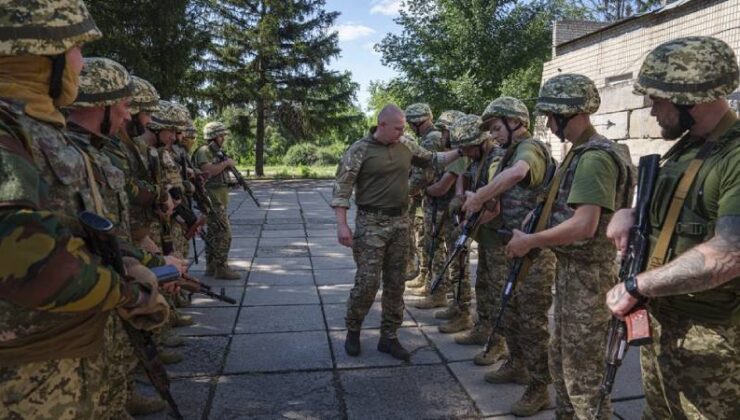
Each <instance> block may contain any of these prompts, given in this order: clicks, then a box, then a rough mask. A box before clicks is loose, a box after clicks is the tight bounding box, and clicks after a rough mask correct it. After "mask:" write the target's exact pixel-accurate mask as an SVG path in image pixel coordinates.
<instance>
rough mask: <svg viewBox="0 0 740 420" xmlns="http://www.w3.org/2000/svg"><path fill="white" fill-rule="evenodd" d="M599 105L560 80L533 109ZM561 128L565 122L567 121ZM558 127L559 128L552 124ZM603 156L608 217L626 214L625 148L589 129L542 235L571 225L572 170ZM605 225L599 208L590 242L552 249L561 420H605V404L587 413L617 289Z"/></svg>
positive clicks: (577, 85) (583, 83)
mask: <svg viewBox="0 0 740 420" xmlns="http://www.w3.org/2000/svg"><path fill="white" fill-rule="evenodd" d="M599 104H600V99H599V94H598V91H597V90H596V86H594V84H593V82H592V81H591V80H590V79H588V78H587V77H585V76H581V75H575V74H562V75H558V76H555V77H554V78H552V79H550V80H548V81H547V82H545V84H544V85H543V87H542V89H541V90H540V95H539V99H538V102H537V109H538V111H540V112H543V113H547V112H550V113H553V114H556V115H561V116H569V115H575V114H578V113H587V114H591V113H593V112H595V111H596V110H597V109H598V107H599ZM566 123H567V121H566ZM559 125H560V123H559ZM599 151H601V152H603V153H606V154H607V155H608V156H609V157H610V158H611V162H612V164H613V165H614V166H615V167H616V169H617V173H618V178H617V179H615V180H613V182H614V183H615V185H616V190H615V197H614V207H615V208H614V209H613V210H617V209H618V208H622V207H625V206H626V205H628V204H629V202H630V200H631V198H632V187H633V185H634V174H633V172H634V167H633V166H632V163H631V159H630V155H629V151H628V150H627V148H626V146H622V145H617V144H616V143H614V142H613V141H611V140H608V139H606V138H605V137H603V136H601V135H599V134H597V133H596V131H595V130H594V129H593V128H589V129H588V130H586V132H585V133H584V134H583V135H582V138H581V139H577V140H575V142H574V144H573V147H572V148H571V149H570V151H569V152H568V156H566V157H565V159H564V161H563V166H561V167H560V168H559V169H558V172H557V174H556V177H557V176H559V174H561V173H562V175H561V178H560V183H559V185H552V186H551V188H558V189H559V190H558V192H557V195H556V198H555V201H554V204H553V207H552V213H551V216H550V220H549V223H548V226H547V227H548V228H551V227H553V226H556V225H559V224H560V223H562V222H564V221H565V220H567V219H569V218H571V217H572V216H573V213H574V212H575V209H574V208H573V207H571V205H570V204H569V203H568V200H569V196H570V192H571V187H572V186H573V184H574V182H576V181H578V180H577V179H576V176H575V175H576V170H577V168H578V165H579V162H580V161H581V160H583V159H584V156H586V155H589V154H590V153H595V152H599ZM610 220H611V213H609V209H606V208H602V209H601V216H600V218H599V223H598V227H597V230H596V234H595V235H594V237H593V239H588V240H583V241H580V242H576V243H573V244H569V245H564V246H558V247H555V248H554V251H555V255H556V257H557V274H556V278H555V298H554V314H553V316H554V319H555V330H554V332H553V334H552V336H551V341H550V355H549V356H550V361H549V363H550V373H551V375H552V378H553V384H554V386H555V391H556V395H557V411H556V414H557V415H558V416H559V417H563V418H573V417H575V418H579V419H591V418H593V417H594V416H595V415H596V416H597V417H598V418H610V416H611V404H610V402H609V401H607V402H606V403H605V404H604V406H603V409H602V412H601V413H598V414H597V413H593V410H594V409H595V407H596V406H597V403H598V401H599V397H600V395H599V394H600V393H599V387H600V385H601V382H602V379H603V372H604V366H605V358H604V348H605V345H606V340H605V339H606V330H607V326H608V322H609V319H610V314H609V311H608V309H607V308H606V305H605V304H604V298H605V296H606V292H607V291H608V290H609V289H610V288H611V287H612V286H613V285H614V284H615V283H616V281H617V265H616V261H615V258H616V248H615V246H614V244H613V242H612V241H611V240H609V239H607V238H606V233H605V232H606V226H607V225H608V223H609V221H610Z"/></svg>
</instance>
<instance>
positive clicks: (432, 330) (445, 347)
mask: <svg viewBox="0 0 740 420" xmlns="http://www.w3.org/2000/svg"><path fill="white" fill-rule="evenodd" d="M437 321H438V322H440V320H437ZM440 323H441V322H440ZM421 330H422V331H423V332H424V335H426V336H427V338H428V339H429V340H430V341H431V342H432V343H433V344H434V346H435V347H436V348H437V350H438V351H439V352H440V353H442V357H443V358H444V359H445V360H446V361H448V362H449V361H454V362H457V361H460V360H470V361H472V360H473V357H475V355H476V354H478V353H479V352H480V351H481V350H482V349H481V347H480V346H461V345H459V344H457V343H455V336H456V335H457V334H442V333H441V332H439V330H438V329H437V327H436V326H433V327H432V326H428V327H421ZM459 334H462V333H459Z"/></svg>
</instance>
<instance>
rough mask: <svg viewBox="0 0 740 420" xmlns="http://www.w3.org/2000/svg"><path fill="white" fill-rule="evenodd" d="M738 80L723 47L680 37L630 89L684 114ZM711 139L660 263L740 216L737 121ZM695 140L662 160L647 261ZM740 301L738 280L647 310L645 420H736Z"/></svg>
mask: <svg viewBox="0 0 740 420" xmlns="http://www.w3.org/2000/svg"><path fill="white" fill-rule="evenodd" d="M738 73H739V72H738V66H737V58H736V56H735V54H734V53H733V51H732V49H731V48H730V47H729V46H728V45H727V44H725V43H724V42H723V41H720V40H718V39H715V38H709V37H687V38H679V39H675V40H672V41H669V42H667V43H665V44H662V45H660V46H658V47H657V48H656V49H655V50H653V51H652V52H650V53H649V54H648V56H647V57H646V58H645V62H644V63H643V64H642V68H641V70H640V73H639V76H638V79H637V81H636V82H635V86H634V88H635V89H634V90H635V93H636V94H640V95H651V96H653V97H657V98H662V99H667V100H669V101H670V102H672V103H673V104H676V105H684V106H689V107H690V106H693V105H695V104H699V103H705V102H712V101H715V100H718V99H721V98H725V97H726V96H727V95H728V94H729V93H731V92H732V91H733V90H735V89H736V88H737V86H738ZM686 86H688V87H686ZM693 86H711V87H708V88H701V89H697V88H695V87H693ZM714 136H716V144H717V146H715V147H714V149H713V150H712V151H711V152H710V153H709V155H708V156H707V157H706V159H705V161H704V163H703V164H702V166H701V169H700V170H699V172H698V174H697V176H696V178H695V179H694V182H693V184H692V186H691V188H690V189H689V191H688V193H687V195H686V200H685V202H684V203H683V207H682V210H681V212H680V216H679V219H678V223H677V225H676V230H675V231H674V233H673V235H672V236H673V237H672V239H671V242H670V243H669V244H670V245H669V249H670V250H671V251H670V252H669V254H668V256H667V261H670V260H673V259H675V258H676V257H678V256H679V255H681V254H683V253H684V252H686V251H688V250H689V249H691V248H693V247H694V246H696V245H698V244H700V243H702V242H705V241H707V240H708V239H710V238H712V237H713V236H714V226H715V224H716V222H717V219H718V218H719V217H724V216H731V217H737V216H738V215H740V208H739V207H738V199H737V191H738V189H739V187H738V179H740V177H739V176H738V172H739V170H738V162H739V161H740V122H739V121H738V120H737V117H736V116H735V115H734V114H733V113H732V112H731V111H730V112H728V113H727V114H726V115H725V116H724V117H723V118H722V119H721V120H720V121H719V122H718V124H717V125H716V126H715V127H714V129H713V130H712V133H711V134H710V135H709V136H708V137H714ZM695 140H696V139H695V138H694V137H693V136H691V135H690V134H687V135H686V136H684V138H682V139H680V140H678V142H677V143H676V145H675V146H673V147H672V148H671V150H669V151H668V152H667V153H666V154H665V155H664V156H663V161H664V163H663V165H661V169H660V173H659V175H658V179H657V181H656V187H655V193H654V196H653V198H652V200H651V209H650V228H651V238H650V239H651V248H650V251H649V252H650V253H652V252H653V249H654V247H655V244H656V242H657V240H658V236H659V235H660V231H661V228H662V227H663V224H664V221H665V218H666V213H667V209H668V203H670V202H671V200H672V196H673V191H674V189H675V185H677V184H678V182H679V179H680V178H681V176H682V175H683V174H684V173H685V172H686V169H687V167H688V165H689V162H690V161H691V160H692V159H693V157H694V156H696V154H697V152H698V150H699V149H700V148H701V146H702V145H703V143H704V142H697V141H695ZM692 142H693V144H691V143H692ZM679 227H682V228H681V229H679ZM689 227H691V229H689ZM739 302H740V278H735V279H733V280H731V281H729V282H727V283H725V284H724V285H723V286H720V287H717V288H714V289H711V290H707V291H704V292H700V293H693V294H687V295H673V296H666V297H660V298H651V299H650V300H649V301H648V310H649V312H650V315H651V332H652V336H653V344H652V345H646V346H643V347H642V348H641V364H642V378H643V389H644V391H645V403H646V404H645V410H644V412H643V418H646V419H665V418H673V419H736V418H740V405H739V404H738V401H737V395H738V393H740V380H739V379H738V378H740V351H739V349H740V328H739V327H738V325H740V322H738V319H739V318H740V317H739V316H738V310H737V308H738V307H740V303H739Z"/></svg>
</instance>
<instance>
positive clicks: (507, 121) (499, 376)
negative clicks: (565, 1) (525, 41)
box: [463, 96, 555, 416]
mask: <svg viewBox="0 0 740 420" xmlns="http://www.w3.org/2000/svg"><path fill="white" fill-rule="evenodd" d="M482 119H483V124H482V125H481V129H482V130H486V131H489V132H490V133H491V134H492V135H493V137H494V139H495V140H496V141H497V142H498V143H499V144H500V145H501V147H502V148H503V149H504V150H505V154H504V155H503V156H502V158H501V161H500V162H499V164H498V166H497V170H496V172H495V173H494V174H491V176H492V179H491V181H490V182H489V183H488V185H486V186H484V187H482V188H480V189H478V190H477V191H476V192H475V194H471V195H470V196H469V197H468V198H467V200H465V204H464V205H463V210H464V211H466V212H477V211H480V210H481V209H482V208H483V204H484V203H485V202H488V201H490V200H494V201H493V203H495V204H494V205H493V208H494V212H493V214H498V216H497V217H496V219H494V221H493V222H492V223H489V224H485V225H484V226H483V228H481V229H480V231H479V234H478V243H479V246H481V245H482V246H484V247H487V248H488V247H496V248H498V249H499V250H500V251H503V247H504V246H505V245H506V242H507V240H508V234H507V232H510V231H511V230H512V229H517V228H519V227H520V226H521V225H522V223H523V222H524V218H525V216H526V215H527V213H528V212H529V211H530V210H532V209H533V208H534V207H535V206H536V205H537V203H538V201H539V200H540V199H541V198H543V197H542V196H543V195H544V192H545V191H546V187H547V184H546V180H545V174H546V172H547V170H548V167H549V166H551V165H552V166H554V162H553V160H552V158H551V157H550V152H549V151H548V149H547V147H546V146H545V145H544V144H543V143H542V142H541V141H539V140H536V139H533V138H532V135H531V134H530V133H529V131H528V128H529V111H528V110H527V107H526V105H524V103H522V102H521V101H520V100H518V99H516V98H511V97H508V96H502V97H500V98H498V99H495V100H494V101H492V102H491V103H490V104H489V105H488V106H487V107H486V110H485V111H484V112H483V115H482ZM501 263H502V264H503V265H501V266H498V267H496V268H495V269H494V270H493V273H490V275H492V276H495V277H496V279H495V280H494V282H495V283H496V284H503V283H504V282H505V281H506V277H507V276H508V274H509V272H510V270H511V267H512V260H509V259H506V260H504V261H501ZM489 268H490V266H489ZM554 278H555V255H554V254H553V253H552V251H550V250H542V251H541V252H540V253H539V254H538V255H537V257H536V258H534V260H533V262H532V269H531V270H530V271H529V274H528V275H527V276H526V278H524V279H523V281H521V282H518V284H517V289H516V291H515V294H514V296H513V298H512V299H511V301H510V302H509V308H507V313H506V316H505V317H504V324H503V328H502V332H503V335H504V337H505V339H506V343H507V346H508V348H509V358H508V359H507V360H506V363H504V364H503V365H502V366H501V367H500V368H499V369H498V370H496V371H493V372H489V373H488V374H486V377H485V378H486V381H488V382H491V383H506V382H516V383H526V384H528V387H527V389H526V391H525V392H524V395H523V396H522V398H521V399H520V400H519V401H517V402H516V403H514V405H513V406H512V407H511V411H512V413H514V414H515V415H517V416H531V415H534V414H535V413H537V412H538V411H540V410H542V409H543V408H545V407H546V406H547V405H548V403H549V397H548V392H547V385H548V384H549V383H550V372H549V371H548V367H547V342H548V339H549V334H548V331H547V324H548V322H547V311H548V310H549V309H550V305H551V303H552V298H551V295H550V288H551V287H552V282H553V279H554ZM490 353H491V352H489V354H485V353H483V354H481V355H480V356H479V359H485V358H489V357H496V358H497V357H499V356H500V355H490Z"/></svg>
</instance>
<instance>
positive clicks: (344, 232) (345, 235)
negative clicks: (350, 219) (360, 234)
mask: <svg viewBox="0 0 740 420" xmlns="http://www.w3.org/2000/svg"><path fill="white" fill-rule="evenodd" d="M337 239H339V243H340V244H342V245H344V246H346V247H349V248H352V229H350V228H349V225H339V226H337Z"/></svg>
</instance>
